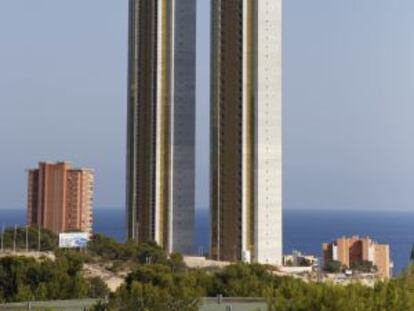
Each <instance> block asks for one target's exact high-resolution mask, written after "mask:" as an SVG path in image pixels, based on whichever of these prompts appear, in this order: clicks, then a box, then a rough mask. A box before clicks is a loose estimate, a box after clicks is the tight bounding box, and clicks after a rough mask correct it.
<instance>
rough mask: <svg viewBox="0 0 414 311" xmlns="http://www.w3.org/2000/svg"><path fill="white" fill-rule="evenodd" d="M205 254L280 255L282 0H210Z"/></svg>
mask: <svg viewBox="0 0 414 311" xmlns="http://www.w3.org/2000/svg"><path fill="white" fill-rule="evenodd" d="M212 6H213V7H212V52H211V61H212V64H211V66H212V76H211V101H212V107H211V109H212V116H211V144H212V146H211V149H212V150H211V167H212V175H211V192H212V194H211V215H212V222H211V255H212V257H213V258H215V259H218V260H230V261H234V260H236V261H237V260H242V261H247V262H250V261H252V262H259V263H269V264H280V263H281V257H282V181H281V179H282V148H281V147H282V86H281V84H282V63H281V60H282V57H281V56H282V25H281V21H282V1H281V0H271V1H270V0H212Z"/></svg>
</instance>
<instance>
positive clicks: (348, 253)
mask: <svg viewBox="0 0 414 311" xmlns="http://www.w3.org/2000/svg"><path fill="white" fill-rule="evenodd" d="M322 249H323V258H324V262H325V263H326V262H327V261H330V260H337V261H340V262H341V263H342V264H343V265H344V266H346V267H348V268H349V267H350V266H351V265H352V263H353V262H358V261H370V262H372V263H373V264H374V265H375V266H376V267H377V268H378V275H379V276H380V277H382V278H387V279H388V278H390V276H391V270H390V269H391V262H390V248H389V245H387V244H378V243H376V242H374V241H373V240H371V239H370V238H369V237H365V238H361V237H358V236H354V237H351V238H346V237H342V238H339V239H337V240H335V241H333V242H331V243H324V244H323V245H322Z"/></svg>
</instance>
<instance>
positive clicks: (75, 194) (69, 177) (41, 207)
mask: <svg viewBox="0 0 414 311" xmlns="http://www.w3.org/2000/svg"><path fill="white" fill-rule="evenodd" d="M93 184H94V176H93V172H92V171H91V170H89V169H71V167H70V164H69V163H68V162H59V163H48V162H40V163H39V167H38V168H37V169H32V170H29V171H28V200H27V224H28V225H30V226H41V227H43V228H45V229H49V230H51V231H53V232H54V233H56V234H59V233H62V232H70V231H82V232H88V233H92V202H93Z"/></svg>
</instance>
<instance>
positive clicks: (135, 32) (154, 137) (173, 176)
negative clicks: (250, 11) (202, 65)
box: [126, 0, 196, 253]
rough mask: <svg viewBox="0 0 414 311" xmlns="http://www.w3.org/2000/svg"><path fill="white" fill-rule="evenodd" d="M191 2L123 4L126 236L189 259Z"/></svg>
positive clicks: (192, 92)
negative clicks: (126, 75) (126, 29)
mask: <svg viewBox="0 0 414 311" xmlns="http://www.w3.org/2000/svg"><path fill="white" fill-rule="evenodd" d="M195 29H196V1H195V0H151V1H148V0H130V1H129V79H128V80H129V82H128V138H127V202H126V206H127V225H128V237H129V238H131V239H134V240H137V241H140V242H142V241H156V242H157V243H158V244H159V245H161V246H162V247H164V248H165V249H166V250H167V251H170V252H171V251H178V252H182V253H190V252H191V251H192V247H193V240H192V236H193V223H194V152H195V151H194V145H195V142H194V139H195V136H194V135H195V124H194V122H195V49H196V46H195Z"/></svg>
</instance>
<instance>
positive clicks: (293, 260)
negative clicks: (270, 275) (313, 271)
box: [283, 250, 319, 267]
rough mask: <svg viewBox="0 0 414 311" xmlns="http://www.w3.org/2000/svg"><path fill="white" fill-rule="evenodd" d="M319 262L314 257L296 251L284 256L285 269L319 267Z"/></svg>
mask: <svg viewBox="0 0 414 311" xmlns="http://www.w3.org/2000/svg"><path fill="white" fill-rule="evenodd" d="M318 265H319V260H318V258H316V257H315V256H313V255H304V254H302V253H301V252H300V251H296V250H294V251H293V252H292V254H289V255H283V266H285V267H317V266H318Z"/></svg>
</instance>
